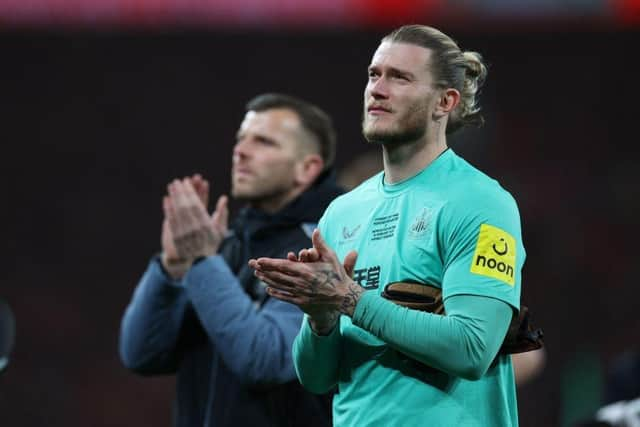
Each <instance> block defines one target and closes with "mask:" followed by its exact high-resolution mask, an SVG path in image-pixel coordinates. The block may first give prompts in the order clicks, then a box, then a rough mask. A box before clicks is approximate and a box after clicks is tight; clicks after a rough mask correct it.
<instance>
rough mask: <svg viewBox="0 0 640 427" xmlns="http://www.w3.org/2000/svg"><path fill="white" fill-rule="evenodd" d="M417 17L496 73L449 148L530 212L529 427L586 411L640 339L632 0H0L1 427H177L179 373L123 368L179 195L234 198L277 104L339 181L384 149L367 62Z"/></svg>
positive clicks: (638, 7)
mask: <svg viewBox="0 0 640 427" xmlns="http://www.w3.org/2000/svg"><path fill="white" fill-rule="evenodd" d="M414 22H417V23H425V24H429V25H433V26H436V27H438V28H440V29H441V30H443V31H445V32H446V33H449V34H450V35H452V36H454V38H456V40H457V41H458V42H459V43H460V45H461V46H462V47H463V48H464V49H471V50H478V51H480V52H482V53H483V54H484V56H485V57H486V59H487V61H488V62H489V64H490V73H489V79H488V82H487V85H486V87H485V90H484V93H483V98H482V104H483V107H484V110H485V117H486V120H487V125H486V126H485V127H484V128H483V129H480V130H470V131H467V132H464V133H463V134H461V135H460V136H459V137H456V138H454V140H453V142H452V145H453V147H454V148H455V149H456V150H457V151H458V152H459V153H461V154H462V155H464V156H465V157H466V158H467V159H468V160H470V161H471V162H472V163H473V164H475V165H477V166H478V167H480V168H481V169H483V170H484V171H486V172H487V173H488V174H490V175H492V176H494V177H496V178H497V179H499V180H500V181H501V183H502V184H503V185H504V186H505V187H506V188H507V189H508V190H510V191H511V192H512V193H513V194H514V195H515V197H516V199H517V200H518V201H519V204H520V208H521V214H522V222H523V230H524V239H525V246H526V248H527V252H528V261H527V263H526V266H525V271H524V276H523V277H524V285H523V301H525V302H527V304H528V305H529V306H530V307H531V309H532V311H533V313H534V316H535V320H536V322H537V323H538V324H539V325H540V326H542V327H543V328H544V329H545V332H546V336H547V339H546V343H547V365H546V368H545V370H544V371H543V373H542V374H541V375H540V376H539V377H537V378H536V379H535V380H533V381H532V382H531V383H529V384H527V385H525V386H523V387H522V388H521V389H520V390H519V405H520V417H521V425H522V426H525V427H529V426H531V427H533V426H556V425H558V426H570V425H573V424H574V423H576V422H577V421H579V420H580V419H585V418H588V417H589V416H590V415H591V414H592V413H593V411H594V410H595V409H596V408H597V407H598V406H600V405H601V404H602V402H603V399H604V395H605V388H606V381H607V373H608V371H609V369H610V366H611V361H612V360H614V358H616V357H617V356H618V355H620V354H622V353H624V352H627V351H633V350H639V349H638V343H639V342H640V339H639V338H640V317H639V316H638V314H637V306H638V303H637V301H638V297H639V296H640V291H639V290H638V283H637V278H636V275H637V273H636V270H635V268H636V265H637V259H639V257H638V255H639V253H638V252H639V251H638V244H637V242H638V239H639V238H640V236H639V233H638V217H639V214H640V212H639V211H640V190H639V189H638V182H640V176H639V175H640V167H639V166H640V165H639V164H638V160H637V159H638V157H637V156H638V154H639V151H640V150H639V148H638V141H637V140H638V137H637V132H638V126H637V120H638V113H639V109H638V100H639V99H640V88H639V87H640V85H639V83H638V81H639V80H638V73H639V71H638V70H639V65H640V55H639V51H638V46H639V45H640V31H639V30H640V1H637V0H610V1H605V0H475V1H473V0H405V1H401V0H235V1H221V0H0V117H1V118H2V119H1V123H2V126H0V138H1V141H2V154H1V155H0V162H1V163H0V165H1V168H0V170H1V178H2V188H4V191H3V192H2V209H0V212H1V215H2V221H1V222H0V224H1V228H0V229H1V230H2V235H1V236H2V241H3V243H2V245H1V246H0V247H1V251H2V252H1V253H2V258H1V259H2V262H1V265H2V268H0V297H3V298H5V299H6V300H7V301H9V303H10V304H11V306H12V309H13V311H14V313H15V316H16V322H17V334H16V347H15V351H14V353H13V355H12V359H11V363H10V366H9V368H8V370H7V372H6V373H5V374H4V375H3V376H1V377H0V425H1V426H2V427H14V426H28V427H31V426H34V427H35V426H51V427H57V426H65V427H75V426H96V427H102V426H105V427H106V426H120V427H127V426H169V425H170V419H171V399H172V395H173V379H172V378H155V379H142V378H139V377H136V376H134V375H132V374H130V373H129V372H127V371H126V370H125V369H124V368H123V367H122V366H121V365H120V363H119V360H118V356H117V337H118V329H119V321H120V317H121V315H122V313H123V310H124V308H125V306H126V304H127V302H128V300H129V298H130V295H131V291H132V288H133V286H134V285H135V283H136V282H137V279H138V277H139V274H141V272H142V271H143V269H144V266H145V264H146V262H147V260H148V258H149V257H150V256H151V255H152V254H153V253H154V252H156V251H157V250H158V249H159V230H160V221H161V205H160V200H161V196H162V194H163V191H164V186H165V184H166V183H167V182H168V180H169V179H171V178H172V177H174V176H184V175H187V174H191V173H193V172H196V171H200V172H202V173H204V174H205V175H206V176H207V177H209V178H210V180H211V181H212V183H213V184H212V187H213V192H214V193H219V192H226V191H227V189H228V188H229V177H228V175H229V168H230V152H231V147H232V145H233V142H234V135H235V132H236V128H237V125H238V124H239V122H240V120H241V118H242V116H243V106H244V103H245V102H246V101H247V100H248V99H249V98H251V97H252V96H254V95H256V94H258V93H261V92H265V91H282V92H287V93H291V94H294V95H298V96H301V97H304V98H307V99H309V100H311V101H313V102H315V103H317V104H319V105H320V106H322V107H324V108H325V109H326V110H327V111H328V112H330V113H331V114H332V116H333V117H334V120H335V123H336V126H337V129H338V133H339V149H338V160H337V164H338V167H339V168H341V169H344V168H347V167H348V165H349V163H350V162H351V161H353V160H354V159H355V158H357V156H358V155H359V154H361V153H363V152H365V151H367V150H370V149H371V147H367V146H366V144H365V142H364V141H363V139H362V137H361V135H360V128H359V126H360V118H361V108H362V91H363V89H364V85H365V80H366V67H367V65H368V62H369V59H370V57H371V54H372V52H373V50H374V49H375V47H376V46H377V44H378V41H379V39H380V37H381V36H383V35H384V34H385V33H386V32H388V31H389V30H390V29H391V28H393V27H395V26H398V25H401V24H404V23H414ZM232 207H233V208H234V209H237V208H238V206H237V205H233V206H232ZM639 381H640V379H639Z"/></svg>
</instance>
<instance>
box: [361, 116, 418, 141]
mask: <svg viewBox="0 0 640 427" xmlns="http://www.w3.org/2000/svg"><path fill="white" fill-rule="evenodd" d="M426 114H427V112H426V110H425V109H422V108H415V109H412V110H410V111H409V112H408V113H407V114H405V115H403V116H402V117H399V118H398V119H397V120H396V122H395V123H393V124H392V125H391V126H389V127H387V128H386V129H380V130H378V129H375V128H374V129H368V123H367V111H366V109H365V111H364V114H363V117H362V135H363V136H364V138H365V139H366V140H367V142H369V143H372V144H380V145H403V144H410V143H412V142H415V141H417V140H419V139H421V138H422V137H423V136H424V135H425V134H426V132H427V126H428V124H427V119H426V117H425V115H426Z"/></svg>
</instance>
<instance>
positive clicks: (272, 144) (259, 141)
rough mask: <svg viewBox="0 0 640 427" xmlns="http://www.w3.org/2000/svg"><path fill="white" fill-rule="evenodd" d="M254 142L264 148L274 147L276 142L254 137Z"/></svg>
mask: <svg viewBox="0 0 640 427" xmlns="http://www.w3.org/2000/svg"><path fill="white" fill-rule="evenodd" d="M255 141H256V142H257V143H258V144H261V145H266V146H270V147H271V146H275V145H276V142H275V141H274V140H272V139H270V138H266V137H264V136H256V138H255Z"/></svg>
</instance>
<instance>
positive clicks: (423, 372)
mask: <svg viewBox="0 0 640 427" xmlns="http://www.w3.org/2000/svg"><path fill="white" fill-rule="evenodd" d="M319 228H320V231H321V233H322V236H323V237H324V239H325V240H326V242H327V243H328V245H329V246H330V247H331V248H333V249H334V250H335V251H336V253H337V255H338V257H339V259H341V260H342V259H344V256H345V255H346V254H347V253H348V252H349V251H351V250H356V251H357V252H358V254H359V255H358V259H357V263H356V266H355V270H354V275H353V279H354V281H356V282H358V283H359V284H360V285H361V286H363V287H364V288H365V289H367V290H368V292H365V294H363V297H362V298H361V300H360V301H359V303H358V305H357V306H356V311H355V313H354V315H353V318H349V317H347V316H341V319H340V323H339V327H336V328H335V329H334V331H333V332H332V334H331V335H330V336H329V337H318V336H317V335H315V334H314V333H313V332H311V330H310V328H309V325H308V322H306V321H305V322H304V325H303V328H302V331H301V333H300V335H299V336H298V339H297V340H296V343H295V345H294V356H295V359H296V369H297V370H298V373H299V376H300V378H301V380H302V382H303V384H304V383H305V381H304V379H303V378H304V377H305V374H304V373H305V372H313V370H316V371H317V372H318V375H325V376H332V375H333V376H335V378H332V379H331V380H330V382H331V383H332V384H337V385H338V392H337V394H336V395H335V397H334V403H333V413H334V425H335V426H337V427H342V426H354V427H356V426H357V427H362V426H402V427H405V426H456V427H463V426H464V427H471V426H490V427H496V426H517V424H518V418H517V403H516V393H515V383H514V375H513V370H512V366H511V358H510V356H505V355H500V356H497V357H496V358H495V360H493V359H492V360H493V362H492V363H491V364H490V366H489V368H488V370H487V371H486V372H484V374H483V375H481V376H480V377H479V378H471V379H465V378H463V377H461V376H456V375H453V374H451V373H447V369H448V368H447V366H450V365H451V363H455V362H456V361H457V360H462V361H464V359H465V357H467V355H472V354H473V352H475V351H476V350H477V349H476V348H474V347H473V346H469V348H465V349H464V351H460V352H455V353H453V352H451V351H448V350H447V351H445V350H442V351H440V352H436V354H435V355H432V356H430V358H429V359H428V360H427V362H428V363H427V364H425V363H419V362H416V360H415V358H412V357H408V356H407V355H408V354H411V353H412V349H414V348H419V347H421V346H423V347H427V353H428V352H429V348H430V347H431V348H432V349H431V352H432V353H433V352H434V351H435V350H434V349H435V348H438V347H437V346H436V345H435V344H430V343H429V339H435V338H437V337H438V333H437V332H436V331H435V330H434V331H433V332H430V328H432V326H431V325H432V324H433V322H435V321H436V320H438V318H440V319H442V318H441V316H435V315H431V314H427V313H419V312H415V311H414V310H408V309H405V308H401V307H398V306H396V305H395V304H392V303H390V302H388V301H383V300H382V297H381V296H380V294H381V292H382V290H383V288H384V286H385V285H386V284H388V283H392V282H397V281H410V282H416V283H423V284H429V285H431V286H436V287H439V288H441V289H442V292H443V297H444V299H445V306H446V303H447V299H448V298H451V297H453V296H481V297H488V299H487V298H484V299H480V300H481V301H489V300H490V301H493V303H498V302H500V303H499V304H500V305H501V306H502V307H511V308H512V309H513V311H514V312H515V311H517V310H518V309H519V303H520V282H521V269H522V265H523V263H524V259H525V251H524V247H523V245H522V238H521V232H520V218H519V213H518V208H517V205H516V203H515V201H514V199H513V198H512V197H511V195H510V194H509V193H508V192H507V191H505V190H504V189H503V188H502V187H501V186H500V185H499V184H498V183H497V182H496V181H495V180H493V179H491V178H489V177H488V176H486V175H485V174H483V173H482V172H480V171H479V170H477V169H476V168H474V167H473V166H471V165H470V164H469V163H467V162H466V161H465V160H463V159H462V158H460V157H459V156H457V155H456V154H455V153H454V152H453V150H451V149H448V150H447V151H445V152H444V153H443V154H441V155H440V156H439V157H438V158H437V159H435V160H434V161H433V162H432V163H431V164H430V165H429V166H428V167H427V168H425V169H424V170H422V171H421V172H420V173H418V174H417V175H415V176H413V177H411V178H409V179H407V180H405V181H402V182H400V183H397V184H393V185H389V184H385V183H384V175H383V173H380V174H378V175H375V176H374V177H372V178H370V179H369V180H367V181H365V182H364V183H363V184H362V185H360V186H359V187H357V188H356V189H354V190H353V191H351V192H350V193H348V194H346V195H343V196H341V197H339V198H338V199H336V200H335V201H334V202H333V203H332V204H331V205H330V206H329V208H328V209H327V211H326V212H325V214H324V216H323V218H322V219H321V221H320V226H319ZM477 300H479V299H478V298H475V301H477ZM496 300H498V302H496ZM463 301H464V299H463ZM471 301H474V300H473V299H471ZM504 303H506V304H507V305H508V306H507V305H505V304H504ZM371 313H375V315H372V314H371ZM486 315H487V316H488V317H490V316H492V313H487V314H486ZM391 324H393V325H399V329H397V330H395V331H393V332H391V334H392V335H393V345H391V344H390V342H391V341H390V340H385V339H383V338H384V337H383V336H381V333H378V332H377V331H382V330H384V329H385V328H387V329H388V326H389V325H391ZM480 327H482V326H480ZM421 337H426V338H424V339H423V338H421ZM502 338H503V336H502V337H499V339H500V340H501V339H502ZM398 348H402V349H406V351H398ZM417 352H418V351H417V350H416V353H417ZM491 357H492V358H493V356H491ZM427 365H428V366H427ZM321 366H322V367H321ZM323 369H324V370H326V372H325V371H323ZM301 374H302V375H301ZM307 376H308V375H307Z"/></svg>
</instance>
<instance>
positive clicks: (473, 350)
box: [352, 291, 513, 380]
mask: <svg viewBox="0 0 640 427" xmlns="http://www.w3.org/2000/svg"><path fill="white" fill-rule="evenodd" d="M445 311H446V313H447V315H446V316H440V315H436V314H431V313H424V312H421V311H418V310H409V309H407V308H404V307H400V306H398V305H396V304H394V303H392V302H390V301H387V300H384V299H382V298H379V297H378V296H377V295H376V294H375V293H374V292H372V291H369V292H366V293H365V294H364V295H363V297H362V299H361V300H360V301H359V302H358V305H357V307H356V311H355V313H354V315H353V319H352V321H353V324H354V325H357V326H359V327H361V328H362V329H364V330H366V331H370V332H371V333H372V334H373V335H375V336H376V337H378V338H380V339H381V340H383V341H384V342H386V343H388V344H389V345H390V346H391V347H393V348H394V349H396V350H399V351H401V352H402V353H404V354H406V355H408V356H411V358H413V359H415V360H419V361H420V362H422V363H424V364H426V365H429V366H431V367H434V368H436V369H439V370H441V371H444V372H447V373H448V374H451V375H455V376H459V377H463V378H467V379H472V380H475V379H478V378H480V377H481V376H482V375H483V374H484V373H485V372H486V371H487V369H488V368H489V365H490V364H491V362H492V361H493V359H494V358H495V356H496V354H497V353H498V350H499V349H500V346H501V345H502V342H503V341H504V336H505V334H506V333H507V328H508V327H509V323H510V321H511V317H512V315H513V310H512V309H511V307H510V306H508V305H507V304H505V303H504V302H502V301H499V300H496V299H493V298H487V297H478V296H474V295H456V296H453V297H451V298H449V299H447V300H446V302H445Z"/></svg>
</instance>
